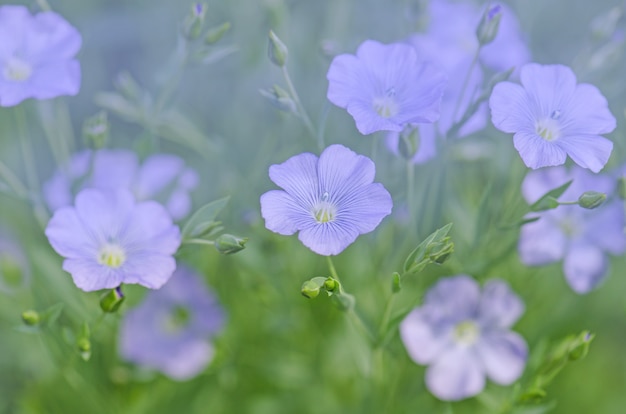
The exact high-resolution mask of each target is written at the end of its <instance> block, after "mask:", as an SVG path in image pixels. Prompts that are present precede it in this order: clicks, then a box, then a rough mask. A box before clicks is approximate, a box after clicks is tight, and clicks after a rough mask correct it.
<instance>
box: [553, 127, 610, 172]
mask: <svg viewBox="0 0 626 414" xmlns="http://www.w3.org/2000/svg"><path fill="white" fill-rule="evenodd" d="M555 144H556V145H558V146H559V147H560V148H562V149H563V150H564V151H565V152H566V153H567V155H569V156H570V158H571V159H572V160H574V162H575V163H576V164H578V165H580V166H581V167H583V168H588V169H590V170H591V171H593V172H594V173H598V172H600V170H602V168H604V166H605V165H606V163H607V161H608V160H609V157H610V156H611V151H613V142H611V141H609V140H608V139H606V138H604V137H601V136H600V135H568V136H566V137H563V138H561V139H559V140H557V141H555Z"/></svg>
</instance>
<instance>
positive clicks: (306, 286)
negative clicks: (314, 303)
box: [300, 280, 321, 299]
mask: <svg viewBox="0 0 626 414" xmlns="http://www.w3.org/2000/svg"><path fill="white" fill-rule="evenodd" d="M320 289H321V288H320V286H319V285H318V284H317V283H315V282H313V281H311V280H307V281H306V282H304V283H303V284H302V288H301V289H300V293H302V296H304V297H305V298H309V299H313V298H316V297H317V295H319V294H320Z"/></svg>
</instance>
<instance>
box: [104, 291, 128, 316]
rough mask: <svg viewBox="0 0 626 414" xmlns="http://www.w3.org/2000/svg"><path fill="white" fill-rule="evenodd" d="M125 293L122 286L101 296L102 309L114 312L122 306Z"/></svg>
mask: <svg viewBox="0 0 626 414" xmlns="http://www.w3.org/2000/svg"><path fill="white" fill-rule="evenodd" d="M124 299H125V298H124V294H123V293H122V286H121V285H120V286H118V287H116V288H115V289H111V290H110V291H108V292H107V293H105V294H104V295H102V297H101V298H100V309H102V311H104V312H106V313H114V312H117V310H118V309H119V308H120V306H121V305H122V303H123V302H124Z"/></svg>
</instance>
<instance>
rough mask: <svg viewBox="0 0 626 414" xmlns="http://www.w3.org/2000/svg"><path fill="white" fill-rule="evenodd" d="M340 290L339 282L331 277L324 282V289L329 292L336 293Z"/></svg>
mask: <svg viewBox="0 0 626 414" xmlns="http://www.w3.org/2000/svg"><path fill="white" fill-rule="evenodd" d="M338 288H339V282H337V281H336V280H335V279H333V278H332V277H329V278H328V279H326V280H325V281H324V289H326V290H327V291H328V292H334V291H335V290H337V289H338Z"/></svg>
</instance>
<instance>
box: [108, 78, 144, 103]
mask: <svg viewBox="0 0 626 414" xmlns="http://www.w3.org/2000/svg"><path fill="white" fill-rule="evenodd" d="M113 83H114V85H115V89H117V90H118V91H119V92H120V93H121V94H122V95H123V96H124V97H125V98H126V99H129V100H131V101H137V100H139V99H141V97H142V95H143V91H142V89H141V86H139V84H138V83H137V81H136V80H135V78H133V77H132V75H131V74H130V73H128V72H126V71H124V72H120V73H119V74H118V75H117V76H116V78H115V80H114V81H113Z"/></svg>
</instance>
